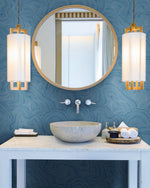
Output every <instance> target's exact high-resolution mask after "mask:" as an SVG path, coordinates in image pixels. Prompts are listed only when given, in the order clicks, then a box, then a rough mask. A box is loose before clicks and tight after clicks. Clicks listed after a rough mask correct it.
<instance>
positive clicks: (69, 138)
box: [50, 121, 101, 142]
mask: <svg viewBox="0 0 150 188" xmlns="http://www.w3.org/2000/svg"><path fill="white" fill-rule="evenodd" d="M50 130H51V132H52V133H53V135H54V136H55V137H57V138H59V139H60V140H63V141H65V142H86V141H89V140H92V139H93V138H95V137H96V136H97V135H98V134H99V132H100V130H101V123H98V122H89V121H62V122H54V123H50Z"/></svg>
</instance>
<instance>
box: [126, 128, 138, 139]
mask: <svg viewBox="0 0 150 188" xmlns="http://www.w3.org/2000/svg"><path fill="white" fill-rule="evenodd" d="M128 132H129V137H130V138H133V139H135V138H137V136H138V131H136V130H135V129H132V128H131V129H129V130H128Z"/></svg>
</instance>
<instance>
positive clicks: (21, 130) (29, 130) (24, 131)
mask: <svg viewBox="0 0 150 188" xmlns="http://www.w3.org/2000/svg"><path fill="white" fill-rule="evenodd" d="M17 131H19V132H21V133H22V132H23V133H31V132H34V129H22V128H19V129H18V130H17Z"/></svg>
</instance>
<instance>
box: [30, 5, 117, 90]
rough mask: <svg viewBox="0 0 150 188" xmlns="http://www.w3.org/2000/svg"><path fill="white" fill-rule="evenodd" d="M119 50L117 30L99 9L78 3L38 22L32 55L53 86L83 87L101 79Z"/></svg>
mask: <svg viewBox="0 0 150 188" xmlns="http://www.w3.org/2000/svg"><path fill="white" fill-rule="evenodd" d="M117 53H118V42H117V36H116V33H115V31H114V29H113V27H112V25H111V24H110V23H109V21H108V20H107V19H106V18H105V17H104V16H103V15H102V14H100V13H99V12H98V11H96V10H94V9H92V8H89V7H86V6H80V5H71V6H65V7H61V8H58V9H56V10H54V11H52V12H50V13H49V14H47V15H46V16H45V17H44V18H43V19H42V20H41V21H40V23H39V24H38V25H37V27H36V29H35V32H34V34H33V38H32V57H33V61H34V64H35V66H36V68H37V70H38V72H39V73H40V74H41V76H42V77H43V78H44V79H45V80H47V81H48V82H50V83H51V84H53V85H55V86H56V87H59V88H62V89H67V90H83V89H87V88H90V87H92V86H95V85H96V84H98V83H99V82H101V81H102V80H104V79H105V78H106V77H107V76H108V74H109V73H110V72H111V70H112V69H113V67H114V65H115V62H116V59H117Z"/></svg>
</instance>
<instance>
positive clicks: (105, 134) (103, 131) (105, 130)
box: [102, 122, 110, 139]
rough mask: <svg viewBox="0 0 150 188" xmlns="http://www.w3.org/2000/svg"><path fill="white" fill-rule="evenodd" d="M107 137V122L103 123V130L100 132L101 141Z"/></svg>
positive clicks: (108, 135)
mask: <svg viewBox="0 0 150 188" xmlns="http://www.w3.org/2000/svg"><path fill="white" fill-rule="evenodd" d="M107 137H110V134H109V129H108V122H106V123H105V128H104V129H103V130H102V139H106V138H107Z"/></svg>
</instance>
